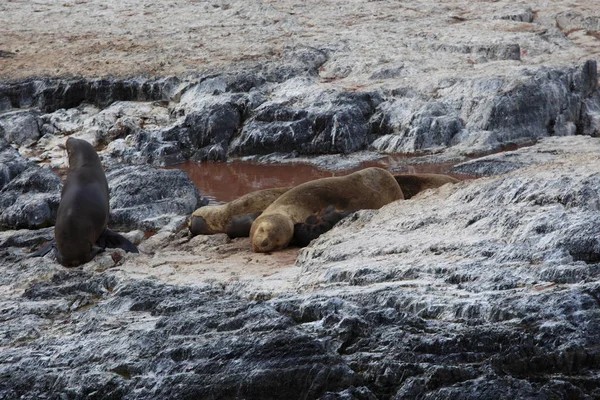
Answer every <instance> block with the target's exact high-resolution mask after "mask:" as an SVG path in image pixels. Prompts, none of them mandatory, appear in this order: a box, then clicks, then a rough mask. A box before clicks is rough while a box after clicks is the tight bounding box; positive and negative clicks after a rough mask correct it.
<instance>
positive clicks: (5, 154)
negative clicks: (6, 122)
mask: <svg viewBox="0 0 600 400" xmlns="http://www.w3.org/2000/svg"><path fill="white" fill-rule="evenodd" d="M3 159H7V162H6V163H2V170H1V171H2V175H1V176H0V183H1V184H0V210H1V212H0V227H1V228H3V229H21V228H27V229H37V228H43V227H47V226H51V225H53V224H54V221H55V219H56V213H57V211H58V204H59V202H60V190H61V187H62V184H61V181H60V178H59V177H58V176H57V175H56V174H54V173H53V172H51V171H50V170H48V169H45V168H40V167H38V166H37V165H35V164H33V163H31V162H29V161H26V160H24V159H23V158H22V157H21V156H20V155H19V153H18V152H17V151H16V150H14V149H13V148H11V147H10V146H7V147H4V149H3V150H0V160H3Z"/></svg>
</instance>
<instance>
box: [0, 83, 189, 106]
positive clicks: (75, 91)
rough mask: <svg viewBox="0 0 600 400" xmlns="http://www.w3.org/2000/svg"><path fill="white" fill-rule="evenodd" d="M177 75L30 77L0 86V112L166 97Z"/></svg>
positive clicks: (105, 104) (173, 90) (174, 85)
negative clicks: (83, 77) (94, 77)
mask: <svg viewBox="0 0 600 400" xmlns="http://www.w3.org/2000/svg"><path fill="white" fill-rule="evenodd" d="M178 85H179V79H178V78H174V77H171V78H155V79H125V80H119V79H113V78H107V79H90V80H87V79H67V80H63V79H52V78H48V79H35V78H34V79H31V80H26V81H23V82H16V83H5V84H1V85H0V105H1V106H2V108H1V109H0V111H5V110H10V109H11V108H28V107H37V108H39V109H40V110H41V111H43V112H45V113H51V112H54V111H56V110H58V109H61V108H65V109H68V108H73V107H77V106H79V105H80V104H81V103H83V102H87V103H91V104H94V105H97V106H99V107H106V106H108V105H109V104H110V103H112V102H114V101H131V100H135V101H152V100H166V99H168V98H169V97H170V96H172V95H173V94H174V93H175V90H176V89H177V87H178Z"/></svg>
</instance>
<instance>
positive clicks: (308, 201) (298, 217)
mask: <svg viewBox="0 0 600 400" xmlns="http://www.w3.org/2000/svg"><path fill="white" fill-rule="evenodd" d="M403 198H404V197H403V195H402V190H401V189H400V186H399V185H398V183H397V182H396V180H395V179H394V176H393V175H392V174H390V173H389V172H388V171H386V170H384V169H381V168H375V167H373V168H365V169H363V170H360V171H357V172H354V173H352V174H349V175H346V176H342V177H331V178H322V179H317V180H314V181H310V182H306V183H303V184H301V185H298V186H296V187H294V188H293V189H290V190H289V191H287V192H286V193H284V194H283V195H281V197H279V198H278V199H277V200H275V201H274V202H273V204H271V205H270V206H269V207H267V208H266V209H265V210H264V211H263V213H262V214H261V215H260V216H259V217H258V218H256V220H255V221H254V223H253V224H252V228H251V230H250V241H251V243H252V250H253V251H255V252H259V253H264V252H268V251H273V250H279V249H283V248H285V247H286V246H287V245H288V244H289V243H290V241H291V240H292V238H293V236H294V225H295V224H297V223H305V221H306V220H307V218H309V217H311V216H314V215H319V214H321V213H322V212H323V210H325V209H326V208H327V207H329V206H332V207H333V209H334V210H335V211H336V212H339V211H356V210H361V209H378V208H381V207H383V206H384V205H386V204H388V203H391V202H392V201H395V200H400V199H403Z"/></svg>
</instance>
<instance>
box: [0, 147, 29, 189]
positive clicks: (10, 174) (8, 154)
mask: <svg viewBox="0 0 600 400" xmlns="http://www.w3.org/2000/svg"><path fill="white" fill-rule="evenodd" d="M3 140H4V139H0V189H2V188H4V186H6V185H7V184H8V183H9V182H10V181H12V180H13V179H14V178H15V177H16V176H17V175H19V174H20V173H21V172H23V171H25V170H26V169H27V168H29V167H32V166H33V165H34V164H33V163H32V162H31V161H28V160H26V159H25V158H23V157H21V155H20V154H19V152H18V151H17V150H16V149H13V148H12V147H10V146H9V145H8V144H7V143H6V142H5V141H4V142H3Z"/></svg>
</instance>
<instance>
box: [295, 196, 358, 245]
mask: <svg viewBox="0 0 600 400" xmlns="http://www.w3.org/2000/svg"><path fill="white" fill-rule="evenodd" d="M330 207H331V206H330ZM330 207H327V208H326V209H324V210H323V212H322V213H321V215H320V216H318V217H317V216H314V215H311V216H310V217H308V218H307V219H306V223H298V224H294V238H293V242H294V244H296V245H297V246H300V247H305V246H308V244H309V243H310V242H311V240H313V239H316V238H318V237H319V236H321V235H322V234H324V233H325V232H327V231H329V230H331V228H333V226H334V225H335V224H337V223H338V222H339V221H341V220H342V219H343V218H344V217H346V216H347V215H349V214H352V213H353V212H354V211H334V210H333V208H332V207H331V208H330Z"/></svg>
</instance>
